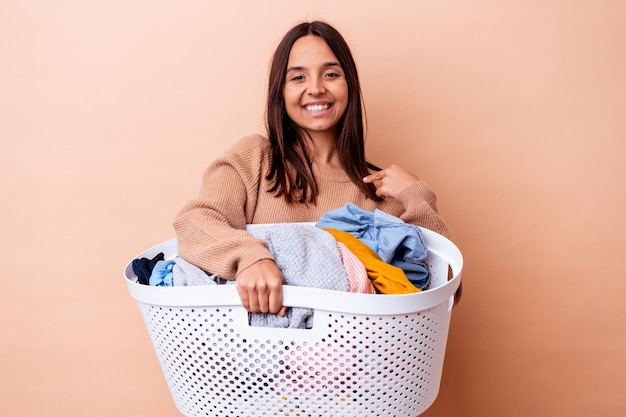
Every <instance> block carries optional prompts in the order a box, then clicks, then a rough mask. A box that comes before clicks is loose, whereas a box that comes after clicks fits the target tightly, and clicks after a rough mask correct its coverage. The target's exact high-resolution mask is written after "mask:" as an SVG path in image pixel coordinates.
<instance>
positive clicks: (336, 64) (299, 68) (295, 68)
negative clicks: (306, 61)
mask: <svg viewBox="0 0 626 417" xmlns="http://www.w3.org/2000/svg"><path fill="white" fill-rule="evenodd" d="M322 67H323V68H330V67H339V68H341V65H339V62H326V63H324V65H322ZM303 69H305V67H302V66H293V67H289V68H287V72H290V71H302V70H303Z"/></svg>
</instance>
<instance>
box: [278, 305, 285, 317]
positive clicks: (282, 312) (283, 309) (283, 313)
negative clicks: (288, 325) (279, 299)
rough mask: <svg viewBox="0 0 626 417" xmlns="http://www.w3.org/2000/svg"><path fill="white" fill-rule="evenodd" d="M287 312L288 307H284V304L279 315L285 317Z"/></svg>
mask: <svg viewBox="0 0 626 417" xmlns="http://www.w3.org/2000/svg"><path fill="white" fill-rule="evenodd" d="M285 314H287V307H284V306H283V307H282V308H281V309H280V311H278V315H279V316H280V317H285Z"/></svg>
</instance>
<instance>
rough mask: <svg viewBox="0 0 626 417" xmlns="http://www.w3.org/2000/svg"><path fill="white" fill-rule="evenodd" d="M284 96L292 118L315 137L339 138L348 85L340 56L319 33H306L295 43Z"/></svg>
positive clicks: (288, 66) (288, 65) (290, 54)
mask: <svg viewBox="0 0 626 417" xmlns="http://www.w3.org/2000/svg"><path fill="white" fill-rule="evenodd" d="M283 97H284V99H285V108H286V110H287V115H288V116H289V118H290V119H291V120H293V121H294V123H296V124H297V125H298V126H300V127H301V128H302V129H304V130H305V131H306V132H308V133H309V134H310V135H311V137H312V138H315V137H320V135H331V136H332V137H333V138H336V135H337V130H336V127H337V124H338V123H339V121H340V120H341V118H342V116H343V114H344V112H345V111H346V107H347V105H348V84H347V81H346V78H345V74H344V72H343V69H342V68H341V66H340V65H339V61H338V60H337V57H335V54H333V52H332V51H331V50H330V48H329V47H328V45H327V44H326V42H325V41H324V40H323V39H322V38H320V37H319V36H313V35H309V36H305V37H302V38H300V39H298V40H297V41H296V42H295V43H294V44H293V46H292V48H291V52H290V53H289V62H288V63H287V74H286V79H285V87H284V89H283Z"/></svg>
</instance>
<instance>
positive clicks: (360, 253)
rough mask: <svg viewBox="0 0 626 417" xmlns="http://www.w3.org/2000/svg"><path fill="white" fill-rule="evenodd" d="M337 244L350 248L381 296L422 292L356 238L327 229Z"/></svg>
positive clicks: (400, 270)
mask: <svg viewBox="0 0 626 417" xmlns="http://www.w3.org/2000/svg"><path fill="white" fill-rule="evenodd" d="M323 230H325V231H327V232H328V233H330V234H331V235H333V237H334V238H335V240H336V241H337V242H341V243H343V244H344V245H346V246H347V247H348V249H350V250H351V251H352V253H354V254H355V255H356V257H357V258H359V259H360V260H361V262H363V265H365V269H366V270H367V276H368V277H369V279H370V280H371V281H372V284H373V285H374V288H376V291H377V292H378V293H380V294H408V293H413V292H420V291H421V290H420V289H419V288H417V287H416V286H414V285H413V284H411V281H409V279H408V278H407V277H406V274H405V273H404V271H403V270H402V269H400V268H398V267H397V266H393V265H391V264H389V263H387V262H385V261H383V260H382V259H380V256H378V254H377V253H376V252H374V251H373V250H372V249H371V248H370V247H369V246H367V245H366V244H365V243H363V242H361V241H360V240H359V239H358V238H357V237H356V236H354V235H352V234H350V233H348V232H344V231H343V230H337V229H327V228H324V229H323Z"/></svg>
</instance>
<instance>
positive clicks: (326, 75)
mask: <svg viewBox="0 0 626 417" xmlns="http://www.w3.org/2000/svg"><path fill="white" fill-rule="evenodd" d="M324 76H325V77H326V78H339V77H341V74H339V73H337V72H327V73H326V74H325V75H324Z"/></svg>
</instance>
